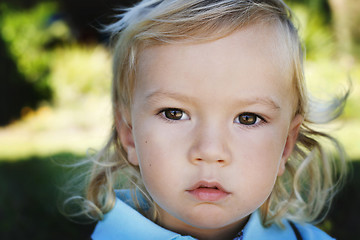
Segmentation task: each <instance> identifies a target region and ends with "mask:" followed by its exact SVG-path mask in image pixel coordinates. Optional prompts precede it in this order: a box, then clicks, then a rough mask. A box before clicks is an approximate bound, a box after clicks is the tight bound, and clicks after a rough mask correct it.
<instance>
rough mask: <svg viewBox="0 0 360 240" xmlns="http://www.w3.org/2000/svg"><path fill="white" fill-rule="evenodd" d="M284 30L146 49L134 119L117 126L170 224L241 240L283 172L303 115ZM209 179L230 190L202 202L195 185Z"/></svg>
mask: <svg viewBox="0 0 360 240" xmlns="http://www.w3.org/2000/svg"><path fill="white" fill-rule="evenodd" d="M279 36H280V35H279V33H278V31H277V30H276V29H275V28H274V27H273V26H271V25H260V24H257V25H252V26H248V27H246V28H243V29H240V30H238V31H236V32H234V33H232V34H231V35H229V36H227V37H225V38H222V39H219V40H216V41H212V42H207V43H199V44H196V43H193V44H172V45H161V46H154V47H150V48H147V49H145V50H144V51H143V52H142V53H141V55H140V58H139V61H138V69H137V79H136V81H137V83H136V86H135V91H134V97H133V105H132V107H131V119H129V120H128V123H126V124H125V123H124V122H123V120H122V119H121V118H119V124H118V126H117V129H118V131H119V135H120V139H121V142H122V144H123V146H124V147H125V149H127V153H128V160H129V161H130V163H131V164H133V165H136V166H139V167H140V171H141V175H142V178H143V181H144V184H145V186H146V189H147V190H148V192H149V194H150V195H151V197H152V198H153V200H154V201H155V203H156V205H157V207H158V209H159V213H160V215H159V219H158V223H159V224H160V225H162V226H163V227H165V228H167V229H170V230H172V231H175V232H178V233H181V234H185V235H192V236H194V237H196V238H199V239H232V238H233V237H234V236H235V235H236V233H237V232H239V231H240V230H241V229H242V228H243V226H244V225H245V224H246V221H247V220H248V217H249V215H250V214H251V213H253V212H254V211H256V210H257V209H258V208H259V207H260V206H261V205H262V204H263V203H264V201H265V200H266V199H267V198H268V197H269V195H270V193H271V191H272V189H273V187H274V184H275V181H276V178H277V177H279V176H281V175H282V174H283V172H284V170H285V164H286V161H287V158H288V157H289V156H290V154H291V152H292V149H293V147H294V144H295V142H296V138H297V134H298V130H299V127H300V125H301V122H302V117H301V116H299V115H295V114H294V112H295V109H294V106H295V105H296V101H297V100H296V99H295V98H294V96H296V94H295V93H294V91H293V86H292V83H291V80H290V79H291V78H290V76H291V70H290V66H288V64H287V62H289V61H287V59H288V58H287V55H288V54H287V49H286V47H284V46H285V45H286V44H284V43H283V42H281V41H279ZM169 109H170V110H169ZM171 113H174V115H171ZM169 116H170V117H169ZM174 116H175V117H176V118H174ZM239 116H241V117H240V118H239ZM169 118H170V119H169ZM201 181H203V182H206V183H216V184H218V185H221V187H222V188H223V189H222V191H220V192H221V193H222V194H223V193H224V192H225V193H224V194H223V195H221V194H220V198H216V199H215V200H216V201H213V199H212V198H210V199H209V198H207V199H208V200H203V199H202V198H201V197H200V199H199V197H198V195H194V194H192V193H191V191H189V190H191V189H193V188H194V186H195V185H196V184H197V183H199V182H201ZM204 194H205V195H200V196H205V198H206V197H208V196H209V195H206V193H204ZM215 195H216V194H215ZM211 196H212V195H211ZM216 196H218V195H216Z"/></svg>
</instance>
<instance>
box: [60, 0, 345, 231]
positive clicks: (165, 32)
mask: <svg viewBox="0 0 360 240" xmlns="http://www.w3.org/2000/svg"><path fill="white" fill-rule="evenodd" d="M118 18H119V20H118V21H116V22H115V23H113V24H112V25H110V26H107V27H106V29H105V30H106V31H110V32H111V33H112V41H113V43H114V50H113V54H114V59H113V83H112V84H113V85H112V102H113V118H114V127H113V129H112V133H111V137H110V139H109V141H108V143H107V145H106V146H105V147H104V148H103V149H102V150H101V151H100V152H99V153H98V154H97V156H96V157H95V158H92V159H91V162H93V167H92V171H91V174H90V176H89V179H88V185H87V187H86V190H85V194H86V197H85V198H81V199H83V201H82V204H83V211H82V213H88V214H89V216H91V217H93V218H94V219H96V220H97V219H101V218H102V216H103V214H104V213H106V212H108V211H110V210H111V209H112V208H113V206H114V204H115V194H114V188H115V187H119V186H117V183H118V181H119V175H121V176H127V179H128V180H129V182H130V183H131V184H130V185H128V186H126V187H129V186H131V187H132V188H133V189H135V188H136V189H137V190H138V191H140V192H141V193H142V194H143V195H144V196H146V197H147V198H148V200H149V202H150V203H151V202H152V200H151V197H150V196H149V194H147V192H146V189H145V188H144V186H143V184H142V180H141V176H140V173H139V169H138V168H137V167H135V166H132V165H131V164H130V163H129V162H128V161H127V156H126V151H125V149H124V148H123V147H122V145H121V142H120V140H119V137H118V133H117V131H116V127H115V126H116V124H117V121H118V120H119V118H120V117H121V118H123V120H124V121H123V122H127V121H128V120H129V116H130V111H131V109H130V107H131V101H132V95H133V90H134V85H135V80H136V66H137V56H138V55H139V53H140V52H141V50H142V49H144V48H146V47H149V46H153V45H159V44H172V43H178V42H199V41H212V40H215V39H219V38H222V37H225V36H227V35H229V34H231V33H233V32H234V31H236V30H238V29H241V28H243V27H245V26H247V25H251V24H254V23H270V24H273V25H274V26H276V27H278V28H279V29H280V30H281V33H282V35H283V37H284V39H285V42H286V45H287V48H288V49H289V55H290V56H289V57H290V58H289V59H290V62H291V64H290V66H291V68H292V71H293V74H292V79H289V81H292V82H293V84H294V87H295V89H296V92H297V93H298V95H297V99H298V104H297V107H296V109H295V110H296V114H301V115H302V116H304V122H303V124H302V126H301V128H300V133H299V136H298V139H297V143H296V146H295V148H294V151H293V153H292V155H291V157H290V159H289V161H288V162H287V164H286V172H285V174H284V175H283V176H281V177H279V178H278V179H277V182H276V184H275V187H274V189H273V191H272V193H271V195H270V197H269V198H268V199H267V200H266V202H265V203H264V204H263V205H262V206H261V207H260V213H261V216H262V223H263V225H265V226H267V225H270V224H272V223H274V222H275V223H277V224H279V225H281V219H283V218H285V219H289V220H292V221H297V222H314V221H315V220H318V219H319V216H320V215H321V214H322V213H326V210H324V209H326V207H327V206H329V205H330V202H331V199H332V197H333V195H334V193H335V192H336V189H337V186H338V185H339V183H340V182H341V180H342V179H343V178H344V176H345V172H346V163H345V160H344V155H343V152H342V149H341V147H340V146H339V144H338V142H337V141H336V140H335V139H333V138H332V137H330V136H329V135H327V134H325V133H322V132H320V131H316V130H314V126H316V124H323V123H327V122H329V121H331V120H333V119H335V118H336V117H338V115H339V114H340V113H341V111H342V109H343V106H344V102H345V100H346V97H347V94H345V96H343V97H341V98H335V99H334V100H333V101H331V102H330V103H327V104H326V103H325V104H324V103H320V102H318V101H315V100H314V99H313V98H312V97H311V96H308V95H307V90H306V87H305V81H304V73H303V52H302V46H301V41H300V39H299V36H298V32H297V29H296V28H295V27H294V25H293V23H292V13H291V11H290V9H289V8H288V7H287V6H286V4H285V3H284V2H283V1H281V0H266V1H265V0H263V1H262V0H143V1H141V2H140V3H138V4H137V5H135V6H134V7H132V8H129V9H127V10H126V11H125V13H123V14H121V15H119V16H118ZM321 139H328V140H330V142H332V143H333V145H334V146H335V150H336V151H337V152H338V153H340V154H339V156H337V158H336V159H335V158H333V157H331V156H333V153H328V152H326V151H325V148H324V147H323V145H322V144H320V142H322V140H321ZM138 191H134V193H135V194H136V192H138ZM74 199H75V200H76V199H80V197H73V198H70V199H68V201H67V203H69V202H71V201H72V200H74ZM134 201H135V202H137V198H136V196H134ZM137 206H138V208H139V209H138V210H139V211H142V209H141V208H140V207H139V205H137ZM144 214H145V215H147V217H148V218H150V219H151V220H153V221H156V209H155V208H154V207H153V208H151V209H150V211H148V212H147V213H144Z"/></svg>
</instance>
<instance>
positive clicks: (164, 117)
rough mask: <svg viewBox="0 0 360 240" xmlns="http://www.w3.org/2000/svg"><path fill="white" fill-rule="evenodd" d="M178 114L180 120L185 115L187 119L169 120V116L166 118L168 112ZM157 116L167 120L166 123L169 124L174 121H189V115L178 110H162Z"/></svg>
mask: <svg viewBox="0 0 360 240" xmlns="http://www.w3.org/2000/svg"><path fill="white" fill-rule="evenodd" d="M171 111H172V112H180V113H181V116H180V117H181V118H182V117H183V116H184V115H186V116H187V119H181V118H180V119H171V118H170V117H169V116H167V113H170V112H171ZM157 115H159V116H161V117H162V118H163V119H165V120H167V121H170V122H176V121H180V120H188V119H190V117H189V115H188V114H186V113H185V112H184V111H183V110H181V109H179V108H164V109H162V110H161V111H159V112H158V114H157Z"/></svg>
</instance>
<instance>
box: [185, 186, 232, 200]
mask: <svg viewBox="0 0 360 240" xmlns="http://www.w3.org/2000/svg"><path fill="white" fill-rule="evenodd" d="M187 192H188V193H190V195H192V196H193V197H194V198H195V199H197V200H198V201H201V202H217V201H220V200H223V199H225V198H226V197H227V196H229V195H230V192H228V191H226V190H225V189H224V188H223V187H222V186H221V184H219V183H217V182H206V181H200V182H198V183H196V184H195V185H194V186H193V187H191V188H190V189H189V190H187Z"/></svg>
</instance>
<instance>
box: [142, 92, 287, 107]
mask: <svg viewBox="0 0 360 240" xmlns="http://www.w3.org/2000/svg"><path fill="white" fill-rule="evenodd" d="M163 98H171V99H174V100H177V101H180V102H186V103H192V102H196V100H195V99H193V98H192V97H190V96H186V95H182V94H179V93H176V92H165V91H154V92H151V93H150V94H148V95H147V96H146V97H145V99H146V101H147V102H157V101H160V100H161V99H163ZM258 104H261V105H266V106H268V107H270V108H271V109H274V110H277V111H278V110H280V109H281V107H280V106H279V104H277V103H276V102H275V101H274V100H273V99H272V98H271V97H255V98H252V99H240V100H237V101H236V105H241V106H251V105H258Z"/></svg>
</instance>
